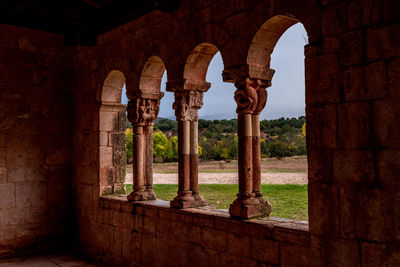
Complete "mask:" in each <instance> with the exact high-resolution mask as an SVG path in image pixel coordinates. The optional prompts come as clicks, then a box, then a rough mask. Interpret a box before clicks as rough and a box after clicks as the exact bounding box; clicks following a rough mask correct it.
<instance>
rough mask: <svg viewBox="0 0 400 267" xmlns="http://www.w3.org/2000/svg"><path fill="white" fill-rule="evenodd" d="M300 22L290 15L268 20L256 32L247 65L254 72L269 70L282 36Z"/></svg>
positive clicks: (248, 54)
mask: <svg viewBox="0 0 400 267" xmlns="http://www.w3.org/2000/svg"><path fill="white" fill-rule="evenodd" d="M298 22H299V20H298V19H296V18H295V17H293V16H290V15H276V16H274V17H272V18H270V19H268V20H267V21H266V22H265V23H264V24H263V25H262V26H261V27H260V29H259V30H258V31H257V32H256V34H255V35H254V37H253V40H252V42H251V44H250V47H249V50H248V53H247V64H248V65H249V66H250V68H251V69H253V70H261V71H263V70H264V69H265V68H269V66H270V62H271V54H272V52H273V51H274V48H275V45H276V43H277V42H278V40H279V38H280V37H281V36H282V34H283V33H284V32H285V31H286V30H287V29H288V28H290V27H291V26H292V25H294V24H296V23H298Z"/></svg>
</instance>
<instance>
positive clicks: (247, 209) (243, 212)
mask: <svg viewBox="0 0 400 267" xmlns="http://www.w3.org/2000/svg"><path fill="white" fill-rule="evenodd" d="M271 211H272V207H271V204H270V203H269V202H268V201H267V200H266V199H265V198H264V197H262V196H241V195H239V194H238V198H237V199H236V200H235V201H234V202H233V203H232V204H231V206H230V207H229V214H230V215H231V217H232V218H237V219H251V218H257V217H266V216H268V215H269V214H270V213H271Z"/></svg>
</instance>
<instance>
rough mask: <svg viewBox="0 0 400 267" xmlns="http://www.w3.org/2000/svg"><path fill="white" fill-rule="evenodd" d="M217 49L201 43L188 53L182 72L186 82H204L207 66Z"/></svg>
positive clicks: (209, 44) (211, 45)
mask: <svg viewBox="0 0 400 267" xmlns="http://www.w3.org/2000/svg"><path fill="white" fill-rule="evenodd" d="M217 52H218V48H217V47H216V46H215V45H213V44H211V43H201V44H199V45H197V46H196V47H195V48H194V49H193V50H192V52H190V54H189V56H188V58H187V60H186V64H185V69H184V72H183V78H184V79H185V80H186V81H202V82H205V81H206V76H207V70H208V66H209V65H210V62H211V60H212V58H213V57H214V55H215V54H216V53H217Z"/></svg>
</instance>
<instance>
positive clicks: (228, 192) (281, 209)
mask: <svg viewBox="0 0 400 267" xmlns="http://www.w3.org/2000/svg"><path fill="white" fill-rule="evenodd" d="M199 186H200V193H201V195H202V196H203V197H204V198H205V199H206V200H207V201H208V203H209V205H210V206H213V207H216V208H217V209H229V205H230V204H231V203H232V202H233V200H234V199H235V198H236V193H237V192H238V185H231V184H229V185H226V184H201V185H199ZM126 187H127V192H128V194H129V193H130V192H131V191H132V185H127V186H126ZM154 190H155V192H156V194H157V198H159V199H163V200H172V199H173V198H174V197H175V196H176V192H177V190H178V185H171V184H156V185H154ZM261 190H262V192H263V193H264V196H265V198H267V199H268V200H269V201H270V202H271V205H272V213H271V216H274V217H281V218H288V219H295V220H308V211H307V204H308V198H307V185H290V184H285V185H262V186H261Z"/></svg>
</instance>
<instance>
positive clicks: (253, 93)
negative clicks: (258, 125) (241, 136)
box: [234, 78, 270, 114]
mask: <svg viewBox="0 0 400 267" xmlns="http://www.w3.org/2000/svg"><path fill="white" fill-rule="evenodd" d="M269 85H270V83H269V82H268V81H263V80H260V79H253V78H246V79H245V80H244V81H243V82H236V83H235V86H236V88H237V90H236V91H235V96H234V98H235V101H236V104H237V108H236V112H237V113H248V114H260V112H261V111H262V110H263V109H264V107H265V104H266V103H267V97H268V93H267V90H266V88H267V87H268V86H269Z"/></svg>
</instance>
